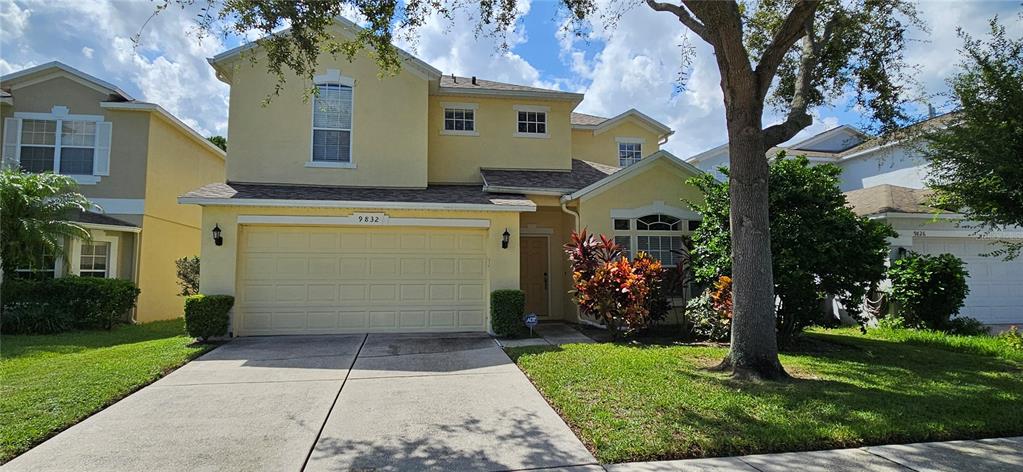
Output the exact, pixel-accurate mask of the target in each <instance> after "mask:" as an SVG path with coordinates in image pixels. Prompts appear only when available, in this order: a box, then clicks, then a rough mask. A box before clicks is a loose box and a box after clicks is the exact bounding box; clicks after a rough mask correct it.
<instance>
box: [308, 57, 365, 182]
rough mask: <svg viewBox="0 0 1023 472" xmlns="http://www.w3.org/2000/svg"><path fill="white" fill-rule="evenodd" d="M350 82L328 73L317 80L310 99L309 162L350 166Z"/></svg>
mask: <svg viewBox="0 0 1023 472" xmlns="http://www.w3.org/2000/svg"><path fill="white" fill-rule="evenodd" d="M353 85H355V84H354V81H353V80H351V79H350V78H348V77H343V76H341V75H340V73H338V72H337V71H334V70H331V71H329V72H328V73H327V74H326V75H323V76H317V78H316V90H317V93H316V95H315V96H314V97H313V145H312V162H314V163H324V164H350V163H351V162H352V109H353V108H352V90H353V88H352V87H353Z"/></svg>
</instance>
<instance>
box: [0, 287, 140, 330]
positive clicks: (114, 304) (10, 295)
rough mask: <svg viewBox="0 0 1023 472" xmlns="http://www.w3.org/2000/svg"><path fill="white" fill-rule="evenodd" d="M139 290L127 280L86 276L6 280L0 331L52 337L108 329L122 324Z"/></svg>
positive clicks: (1, 295)
mask: <svg viewBox="0 0 1023 472" xmlns="http://www.w3.org/2000/svg"><path fill="white" fill-rule="evenodd" d="M140 292H141V291H140V290H139V288H138V287H136V286H135V284H133V283H132V282H131V281H128V280H122V279H100V278H90V277H74V276H70V277H61V278H57V279H43V280H32V279H16V278H11V279H7V280H5V281H4V283H3V287H2V289H0V298H2V300H3V306H2V312H3V313H2V316H0V331H3V332H4V333H6V334H52V333H59V332H63V331H69V330H74V329H110V328H111V327H112V326H113V325H114V324H115V323H118V322H120V321H125V320H126V319H127V316H128V313H129V312H130V310H131V309H132V308H133V307H134V306H135V302H136V301H137V300H138V296H139V293H140Z"/></svg>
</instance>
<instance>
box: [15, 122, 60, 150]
mask: <svg viewBox="0 0 1023 472" xmlns="http://www.w3.org/2000/svg"><path fill="white" fill-rule="evenodd" d="M21 144H42V145H47V146H53V145H56V144H57V122H56V121H50V120H22V121H21Z"/></svg>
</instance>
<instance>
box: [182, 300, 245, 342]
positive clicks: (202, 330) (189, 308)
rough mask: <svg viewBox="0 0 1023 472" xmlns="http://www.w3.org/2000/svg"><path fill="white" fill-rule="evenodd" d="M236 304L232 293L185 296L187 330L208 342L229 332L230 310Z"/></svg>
mask: <svg viewBox="0 0 1023 472" xmlns="http://www.w3.org/2000/svg"><path fill="white" fill-rule="evenodd" d="M232 306H234V297H232V296H230V295H202V294H200V295H191V296H188V297H185V331H188V335H189V336H191V337H193V338H196V339H198V340H199V341H200V342H206V341H207V340H209V339H210V338H212V337H215V336H224V335H226V334H227V326H228V323H229V321H230V318H229V316H228V312H229V311H231V307H232Z"/></svg>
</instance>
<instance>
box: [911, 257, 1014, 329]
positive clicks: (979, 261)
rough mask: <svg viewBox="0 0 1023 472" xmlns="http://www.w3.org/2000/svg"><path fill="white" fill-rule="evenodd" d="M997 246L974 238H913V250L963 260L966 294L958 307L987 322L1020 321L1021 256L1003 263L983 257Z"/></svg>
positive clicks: (997, 259)
mask: <svg viewBox="0 0 1023 472" xmlns="http://www.w3.org/2000/svg"><path fill="white" fill-rule="evenodd" d="M996 247H997V246H991V245H990V244H989V243H988V242H986V241H982V240H978V239H976V238H971V237H966V238H928V237H916V238H913V249H914V250H915V251H916V252H920V253H923V254H942V253H949V254H955V255H956V256H958V257H960V258H962V259H963V261H965V262H966V269H967V270H968V271H969V272H970V278H969V284H970V294H969V295H968V296H967V297H966V305H965V306H964V307H963V309H962V310H960V313H961V314H963V315H965V316H972V317H974V318H977V319H978V320H980V321H983V322H984V323H987V324H1008V323H1021V322H1023V259H1017V260H1014V261H1009V262H1006V261H1004V260H1002V259H1001V258H999V257H983V256H981V254H986V253H989V252H991V251H992V250H994V249H995V248H996Z"/></svg>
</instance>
